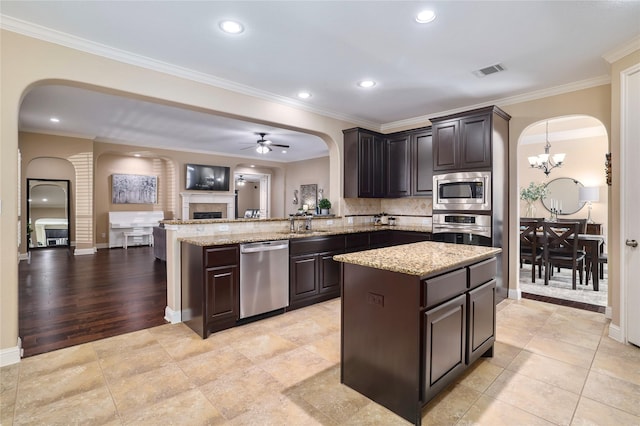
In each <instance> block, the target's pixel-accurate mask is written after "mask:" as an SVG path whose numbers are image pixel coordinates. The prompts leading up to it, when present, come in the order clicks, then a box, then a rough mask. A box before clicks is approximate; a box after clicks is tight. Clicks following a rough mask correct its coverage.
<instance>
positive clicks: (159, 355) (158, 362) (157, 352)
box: [100, 341, 173, 384]
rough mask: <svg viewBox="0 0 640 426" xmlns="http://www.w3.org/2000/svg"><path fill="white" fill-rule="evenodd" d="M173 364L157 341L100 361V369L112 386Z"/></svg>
mask: <svg viewBox="0 0 640 426" xmlns="http://www.w3.org/2000/svg"><path fill="white" fill-rule="evenodd" d="M172 363H173V360H172V359H171V357H170V356H169V354H168V353H167V351H165V350H164V348H163V347H162V346H161V345H160V344H159V343H157V342H155V341H154V342H152V343H150V344H149V346H146V347H144V348H136V349H133V350H125V351H123V352H121V353H117V354H111V355H109V356H107V357H105V358H102V359H100V367H101V368H102V371H103V372H104V376H105V378H106V379H107V382H108V383H110V384H111V383H117V382H119V381H122V380H123V379H126V378H127V377H129V376H133V375H136V374H141V373H144V372H146V371H151V370H157V369H159V368H162V367H164V366H168V365H170V364H172Z"/></svg>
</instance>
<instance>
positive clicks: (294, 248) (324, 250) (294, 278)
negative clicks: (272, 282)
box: [289, 235, 345, 309]
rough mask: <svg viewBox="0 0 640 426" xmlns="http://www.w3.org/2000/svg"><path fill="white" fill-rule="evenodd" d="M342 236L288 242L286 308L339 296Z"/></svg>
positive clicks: (342, 247)
mask: <svg viewBox="0 0 640 426" xmlns="http://www.w3.org/2000/svg"><path fill="white" fill-rule="evenodd" d="M344 242H345V240H344V236H342V235H336V236H327V237H311V238H303V239H299V240H291V241H290V243H289V309H296V308H301V307H303V306H308V305H312V304H314V303H318V302H321V301H323V300H329V299H332V298H334V297H338V296H340V282H341V276H340V263H339V262H336V261H335V260H333V256H334V255H336V254H340V253H344Z"/></svg>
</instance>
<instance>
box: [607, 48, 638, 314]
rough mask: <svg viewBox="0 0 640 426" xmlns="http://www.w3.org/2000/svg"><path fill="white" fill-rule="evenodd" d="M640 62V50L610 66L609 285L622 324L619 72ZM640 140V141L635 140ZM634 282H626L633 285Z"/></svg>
mask: <svg viewBox="0 0 640 426" xmlns="http://www.w3.org/2000/svg"><path fill="white" fill-rule="evenodd" d="M637 64H640V50H636V51H635V52H633V53H631V54H629V55H627V56H625V57H624V58H622V59H620V60H618V61H616V62H614V63H613V64H612V65H611V133H610V135H611V159H612V163H613V164H612V167H611V171H612V185H611V186H610V187H609V218H610V220H609V226H610V228H609V236H610V240H609V259H608V263H609V269H608V273H609V282H611V281H612V280H613V281H615V282H616V283H617V284H618V285H616V286H615V287H614V288H613V289H612V288H611V286H610V287H609V289H610V290H609V301H610V304H611V306H612V307H613V316H612V323H613V324H615V325H620V299H621V295H620V285H619V283H620V271H621V263H620V258H621V252H620V247H621V245H622V238H623V237H622V235H620V214H621V213H622V205H621V203H620V193H621V182H622V178H621V175H620V155H621V154H620V153H621V151H620V119H621V112H620V102H621V98H620V73H621V72H622V71H624V70H625V69H627V68H629V67H631V66H633V65H637ZM636 143H640V141H636ZM630 284H631V283H627V285H630Z"/></svg>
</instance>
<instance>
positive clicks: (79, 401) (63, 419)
mask: <svg viewBox="0 0 640 426" xmlns="http://www.w3.org/2000/svg"><path fill="white" fill-rule="evenodd" d="M3 424H4V423H3ZM15 424H16V425H18V424H31V425H80V424H87V425H119V424H121V423H120V420H119V418H118V414H117V412H116V407H115V405H114V403H113V399H111V395H109V390H108V389H107V387H106V386H101V387H98V388H95V389H91V390H89V391H87V392H82V393H76V394H73V395H71V396H69V397H66V398H63V399H59V400H56V401H53V402H51V403H48V404H46V403H45V404H38V405H37V406H35V407H31V408H29V409H20V410H16V416H15Z"/></svg>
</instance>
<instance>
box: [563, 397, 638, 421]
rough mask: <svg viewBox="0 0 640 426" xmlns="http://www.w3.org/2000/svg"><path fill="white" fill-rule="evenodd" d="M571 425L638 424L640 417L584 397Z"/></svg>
mask: <svg viewBox="0 0 640 426" xmlns="http://www.w3.org/2000/svg"><path fill="white" fill-rule="evenodd" d="M571 425H575V426H597V425H615V426H638V425H640V417H638V416H634V415H633V414H629V413H627V412H624V411H622V410H618V409H617V408H613V407H611V406H609V405H605V404H602V403H600V402H597V401H593V400H592V399H589V398H585V397H582V398H580V401H579V402H578V408H577V410H576V413H575V414H574V416H573V421H572V422H571Z"/></svg>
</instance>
